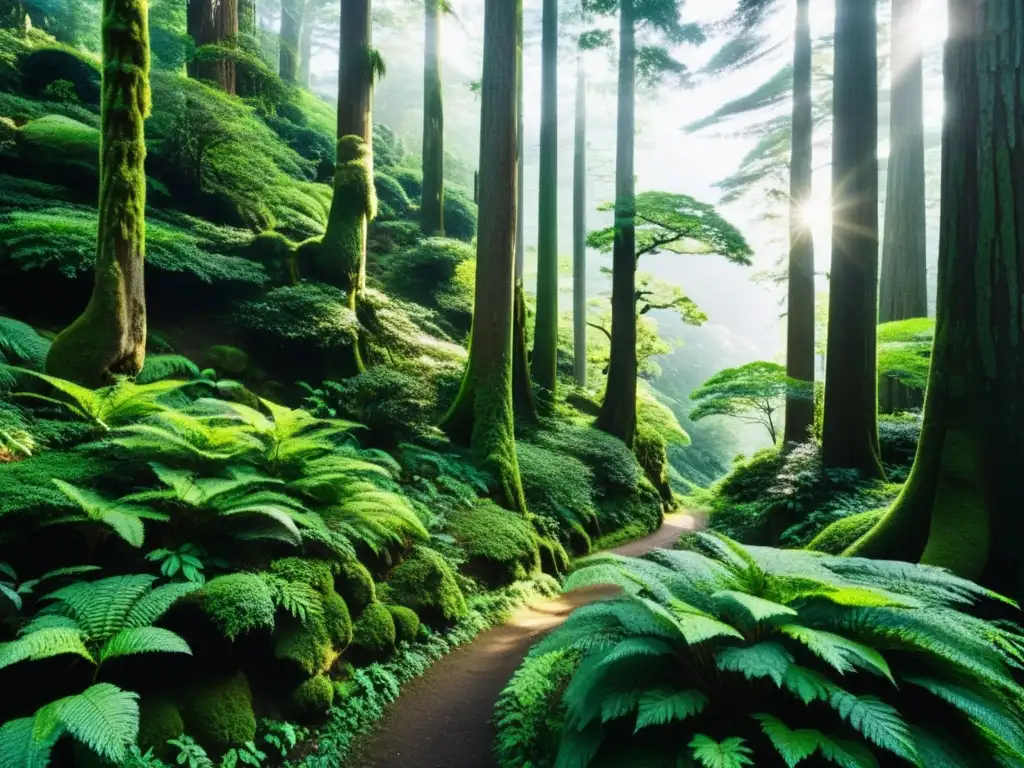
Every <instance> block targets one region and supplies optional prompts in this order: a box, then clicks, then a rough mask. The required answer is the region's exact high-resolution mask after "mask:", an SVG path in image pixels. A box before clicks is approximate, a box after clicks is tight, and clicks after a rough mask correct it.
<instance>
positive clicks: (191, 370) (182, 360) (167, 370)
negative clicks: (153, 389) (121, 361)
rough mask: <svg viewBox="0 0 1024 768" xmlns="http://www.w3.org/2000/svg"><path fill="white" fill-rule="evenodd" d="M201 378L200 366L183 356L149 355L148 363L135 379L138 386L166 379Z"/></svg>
mask: <svg viewBox="0 0 1024 768" xmlns="http://www.w3.org/2000/svg"><path fill="white" fill-rule="evenodd" d="M198 378H199V366H197V365H196V364H195V363H193V362H192V361H191V360H189V359H188V358H187V357H182V356H181V355H147V356H146V363H145V365H143V366H142V370H141V371H139V375H138V376H136V377H135V383H136V384H152V383H153V382H155V381H163V380H165V379H185V380H192V379H198Z"/></svg>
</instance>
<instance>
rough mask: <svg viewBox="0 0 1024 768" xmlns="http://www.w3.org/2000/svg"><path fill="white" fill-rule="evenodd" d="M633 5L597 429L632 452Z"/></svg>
mask: <svg viewBox="0 0 1024 768" xmlns="http://www.w3.org/2000/svg"><path fill="white" fill-rule="evenodd" d="M633 3H634V0H622V2H621V7H620V10H619V104H618V128H617V135H616V148H615V243H614V245H613V247H612V343H611V359H610V361H609V363H608V387H607V389H606V390H605V396H604V402H602V403H601V413H600V415H599V416H598V417H597V426H598V427H599V428H600V429H603V430H604V431H605V432H608V433H610V434H613V435H615V436H616V437H618V438H619V439H620V440H622V441H623V442H624V443H625V444H626V445H628V446H630V447H632V445H633V435H634V433H635V432H636V370H637V365H636V230H635V225H636V221H635V217H636V189H635V186H636V184H635V181H634V178H633V150H634V137H633V134H634V132H635V128H636V97H635V91H636V30H635V28H634V22H633V17H634V14H633Z"/></svg>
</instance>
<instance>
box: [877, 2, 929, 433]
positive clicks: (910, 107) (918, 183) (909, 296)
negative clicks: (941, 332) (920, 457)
mask: <svg viewBox="0 0 1024 768" xmlns="http://www.w3.org/2000/svg"><path fill="white" fill-rule="evenodd" d="M920 23H921V0H892V58H891V61H892V64H891V70H892V86H891V92H892V104H891V107H890V113H889V120H890V123H889V166H888V171H887V176H888V178H887V180H886V185H885V220H884V226H885V229H884V232H883V239H882V278H881V283H880V285H879V303H878V322H880V323H888V322H891V321H893V320H908V319H910V318H913V317H927V316H928V288H927V286H928V281H927V276H926V275H927V270H926V265H925V196H924V104H923V102H924V74H923V69H924V68H923V65H922V61H921V36H920V33H919V31H918V28H919V26H920ZM878 395H879V397H878V399H879V407H880V409H881V411H882V412H883V413H891V412H892V411H896V410H906V409H907V408H910V407H913V406H916V405H920V399H919V397H918V396H917V393H916V392H914V391H912V390H909V389H907V388H906V387H904V386H903V385H902V384H900V383H899V382H898V381H896V380H893V379H888V378H887V379H885V380H883V381H881V382H880V384H879V393H878Z"/></svg>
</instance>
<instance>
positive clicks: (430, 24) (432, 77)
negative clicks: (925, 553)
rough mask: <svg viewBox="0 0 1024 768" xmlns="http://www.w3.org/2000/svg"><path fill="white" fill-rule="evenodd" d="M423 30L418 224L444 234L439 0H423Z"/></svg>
mask: <svg viewBox="0 0 1024 768" xmlns="http://www.w3.org/2000/svg"><path fill="white" fill-rule="evenodd" d="M424 11H425V12H424V33H423V46H424V47H423V201H422V203H421V204H420V227H421V228H422V230H423V234H425V235H428V236H430V235H444V100H443V96H442V91H441V18H440V16H441V8H440V0H425V3H424Z"/></svg>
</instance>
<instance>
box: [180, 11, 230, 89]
mask: <svg viewBox="0 0 1024 768" xmlns="http://www.w3.org/2000/svg"><path fill="white" fill-rule="evenodd" d="M185 24H186V28H187V31H188V34H189V36H190V37H191V38H192V41H193V42H194V43H195V45H196V48H202V47H203V46H206V45H218V44H225V45H227V44H231V43H232V41H233V40H234V38H235V36H237V35H238V0H189V3H188V8H187V10H186V15H185ZM187 70H188V74H189V76H190V77H193V78H195V79H196V80H208V81H210V82H213V83H216V84H217V86H218V87H219V88H220V89H221V90H223V91H225V92H227V93H235V90H236V78H235V62H234V61H231V60H227V59H216V58H211V57H209V56H202V57H200V58H199V59H198V60H193V61H191V62H189V64H188V67H187Z"/></svg>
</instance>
